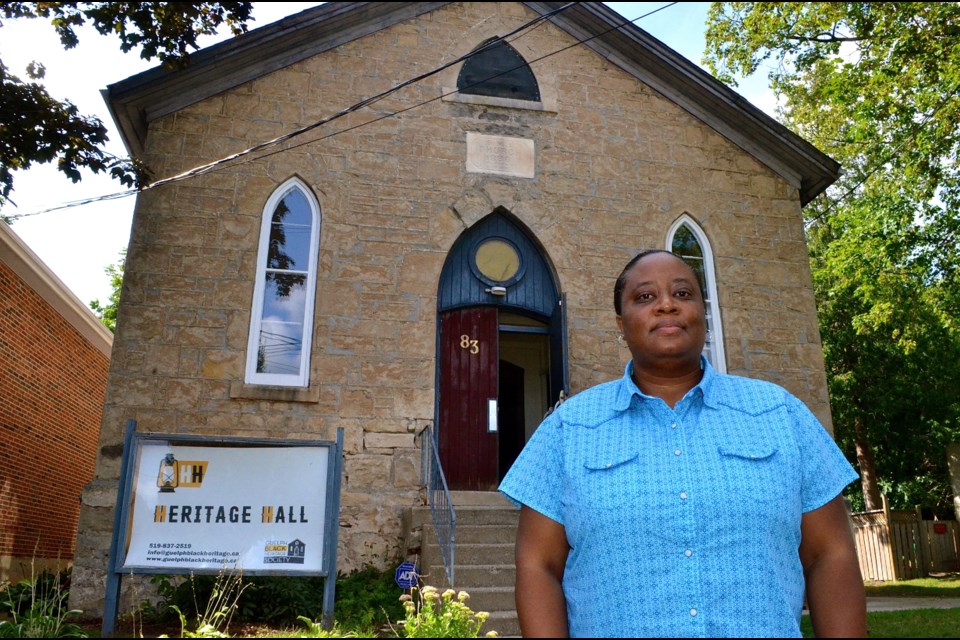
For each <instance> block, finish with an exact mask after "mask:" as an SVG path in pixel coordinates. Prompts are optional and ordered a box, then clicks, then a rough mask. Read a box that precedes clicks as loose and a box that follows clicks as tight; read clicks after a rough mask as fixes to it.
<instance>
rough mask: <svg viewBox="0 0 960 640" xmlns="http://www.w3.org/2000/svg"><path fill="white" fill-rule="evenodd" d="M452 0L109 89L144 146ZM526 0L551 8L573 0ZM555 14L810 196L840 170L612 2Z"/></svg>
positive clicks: (379, 7) (252, 46)
mask: <svg viewBox="0 0 960 640" xmlns="http://www.w3.org/2000/svg"><path fill="white" fill-rule="evenodd" d="M446 4H450V3H447V2H330V3H327V4H324V5H321V6H319V7H315V8H312V9H308V10H306V11H302V12H300V13H297V14H294V15H292V16H288V17H286V18H284V19H282V20H279V21H278V22H274V23H273V24H269V25H266V26H264V27H260V28H258V29H254V30H252V31H250V32H248V33H246V34H244V35H241V36H238V37H236V38H233V39H231V40H228V41H226V42H222V43H220V44H217V45H214V46H212V47H208V48H206V49H203V50H201V51H198V52H196V53H195V54H192V55H191V57H190V66H189V67H187V68H186V69H182V70H179V71H169V70H167V69H164V68H163V67H157V68H154V69H151V70H150V71H145V72H143V73H140V74H137V75H135V76H132V77H130V78H127V79H126V80H122V81H120V82H117V83H115V84H112V85H110V86H109V87H107V89H105V90H103V91H102V93H103V96H104V100H106V102H107V106H108V107H109V109H110V112H111V114H112V115H113V118H114V120H115V121H116V123H117V125H118V126H119V128H120V132H121V135H122V136H123V140H124V143H125V144H126V145H127V149H128V150H129V151H130V152H131V153H132V154H133V155H140V154H142V153H143V145H144V142H145V140H146V134H147V126H148V124H149V123H150V122H152V121H153V120H156V119H158V118H162V117H164V116H167V115H170V114H171V113H174V112H176V111H178V110H180V109H183V108H184V107H187V106H189V105H191V104H194V103H196V102H199V101H201V100H203V99H205V98H208V97H210V96H213V95H215V94H217V93H221V92H223V91H226V90H227V89H230V88H232V87H235V86H238V85H240V84H243V83H245V82H248V81H250V80H254V79H256V78H258V77H261V76H263V75H266V74H268V73H271V72H273V71H277V70H278V69H282V68H284V67H286V66H289V65H291V64H294V63H296V62H299V61H301V60H304V59H306V58H310V57H312V56H315V55H317V54H319V53H322V52H324V51H328V50H330V49H333V48H335V47H338V46H340V45H343V44H345V43H347V42H350V41H352V40H356V39H358V38H361V37H363V36H366V35H369V34H371V33H375V32H376V31H379V30H381V29H385V28H387V27H390V26H392V25H395V24H398V23H400V22H404V21H406V20H410V19H412V18H415V17H417V16H419V15H422V14H424V13H429V12H430V11H433V10H434V9H437V8H440V7H442V6H444V5H446ZM523 4H525V5H526V6H527V7H529V8H530V9H532V10H533V11H536V12H537V13H539V14H541V15H543V14H546V13H549V12H550V11H554V10H556V9H559V8H560V7H562V6H564V4H565V3H562V2H525V3H523ZM551 21H552V22H553V23H554V24H555V25H556V26H557V27H559V28H561V29H563V30H564V31H566V32H567V33H569V34H570V35H571V36H573V37H574V38H577V39H578V40H588V39H589V40H588V41H586V42H585V43H584V45H583V46H586V47H588V48H589V49H591V50H593V51H594V52H596V53H597V54H598V55H600V56H602V57H603V58H605V59H606V60H608V61H609V62H610V63H611V64H613V65H615V66H617V67H619V68H620V69H622V70H624V71H625V72H627V73H629V74H630V75H632V76H634V77H635V78H637V79H638V80H640V81H642V82H643V83H645V84H647V85H648V86H650V87H651V88H652V89H654V90H656V91H658V92H659V93H661V94H662V95H663V96H664V97H666V98H668V99H669V100H671V101H672V102H674V103H676V104H677V105H678V106H680V107H681V108H683V109H685V110H686V111H687V112H689V113H690V114H691V115H693V116H694V117H696V118H697V119H699V120H701V121H702V122H704V123H705V124H707V125H708V126H710V127H711V128H713V129H714V130H715V131H717V132H718V133H720V134H721V135H723V136H724V137H726V138H727V139H728V140H730V141H731V142H732V143H734V144H735V145H737V146H739V147H740V148H741V149H743V150H744V151H746V152H747V153H749V154H750V155H752V156H753V157H755V158H756V159H757V160H758V161H759V162H761V163H762V164H764V165H766V166H767V167H769V168H770V169H771V170H772V171H774V172H775V173H776V174H777V175H779V176H781V177H782V178H784V179H785V180H786V181H787V182H788V183H790V184H791V185H793V186H794V187H795V188H797V189H798V190H799V192H800V202H801V204H802V205H805V204H807V203H808V202H810V201H811V200H812V199H813V198H815V197H816V196H817V195H819V194H820V193H822V192H823V191H824V190H825V189H826V188H827V187H828V186H830V185H831V184H832V183H833V182H834V181H836V180H837V178H838V177H839V175H840V165H839V163H837V162H836V161H834V160H833V159H832V158H830V157H829V156H827V155H826V154H824V153H822V152H821V151H819V150H818V149H817V148H816V147H814V146H813V145H812V144H810V143H809V142H807V141H806V140H804V139H803V138H801V137H800V136H798V135H796V134H795V133H793V132H791V131H790V130H789V129H787V128H786V127H784V126H783V125H781V124H780V123H778V122H777V121H776V120H774V119H773V118H771V117H770V116H768V115H767V114H765V113H764V112H762V111H761V110H760V109H758V108H756V107H754V106H753V105H752V104H750V103H749V102H747V100H746V99H744V98H743V97H742V96H740V95H739V94H737V93H736V92H735V91H733V90H732V89H730V88H729V87H727V86H726V85H724V84H723V83H721V82H719V81H718V80H716V79H715V78H714V77H713V76H711V75H710V74H709V73H707V72H705V71H703V70H702V69H701V68H700V67H698V66H697V65H695V64H693V63H692V62H690V61H689V60H687V59H686V58H684V57H683V56H681V55H680V54H678V53H677V52H676V51H674V50H673V49H671V48H670V47H668V46H667V45H665V44H663V43H662V42H660V41H659V40H657V39H656V38H654V37H653V36H651V35H650V34H649V33H647V32H646V31H644V30H643V29H641V28H639V27H637V26H636V25H634V24H632V23H626V24H624V23H625V22H626V20H625V19H624V18H623V17H622V16H621V15H620V14H618V13H617V12H616V11H614V10H612V9H610V8H609V7H607V6H606V5H604V4H602V3H599V2H581V3H577V4H575V5H574V6H572V7H570V8H568V9H566V10H564V11H562V12H560V13H558V14H557V15H555V16H553V17H552V18H551ZM616 27H620V28H616ZM343 106H347V105H343Z"/></svg>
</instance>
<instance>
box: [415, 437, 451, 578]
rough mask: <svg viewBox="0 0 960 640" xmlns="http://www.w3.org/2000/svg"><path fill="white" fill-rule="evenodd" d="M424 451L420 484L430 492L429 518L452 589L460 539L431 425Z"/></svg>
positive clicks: (425, 440)
mask: <svg viewBox="0 0 960 640" xmlns="http://www.w3.org/2000/svg"><path fill="white" fill-rule="evenodd" d="M421 437H422V441H423V444H422V449H421V456H422V459H421V462H422V464H421V465H420V482H421V484H422V485H423V486H424V487H426V489H427V496H428V500H429V503H430V517H431V518H432V520H433V528H434V529H435V530H436V532H437V543H438V544H439V545H440V556H441V557H442V558H443V566H444V569H446V573H447V579H448V580H449V581H450V587H453V584H454V583H453V560H454V547H455V545H456V538H457V514H456V512H455V511H454V509H453V500H452V499H451V497H450V489H449V488H448V487H447V479H446V477H445V476H444V475H443V466H442V465H441V464H440V453H439V451H437V443H436V441H435V439H434V431H433V427H432V426H428V427H427V428H426V429H424V430H423V432H422V433H421Z"/></svg>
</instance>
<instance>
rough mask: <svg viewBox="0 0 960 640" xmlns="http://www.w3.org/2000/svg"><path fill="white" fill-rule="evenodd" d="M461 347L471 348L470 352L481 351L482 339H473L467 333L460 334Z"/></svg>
mask: <svg viewBox="0 0 960 640" xmlns="http://www.w3.org/2000/svg"><path fill="white" fill-rule="evenodd" d="M460 348H461V349H469V350H470V353H480V341H479V340H473V339H471V338H470V336H468V335H467V334H463V335H462V336H460Z"/></svg>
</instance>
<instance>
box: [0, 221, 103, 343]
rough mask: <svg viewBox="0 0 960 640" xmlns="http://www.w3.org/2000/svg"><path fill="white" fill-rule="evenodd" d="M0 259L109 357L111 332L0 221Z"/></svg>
mask: <svg viewBox="0 0 960 640" xmlns="http://www.w3.org/2000/svg"><path fill="white" fill-rule="evenodd" d="M0 262H2V263H3V264H5V265H7V267H8V268H9V269H10V270H11V271H13V272H14V273H15V274H16V275H17V277H19V278H20V279H21V280H22V281H23V282H24V284H26V285H27V287H29V288H30V289H31V290H32V291H33V292H34V293H36V294H37V295H38V296H40V297H41V298H43V300H44V301H45V302H46V303H47V304H49V305H50V307H51V308H52V309H53V310H54V311H55V312H56V313H57V314H58V315H59V316H60V317H61V318H63V320H64V321H65V322H67V323H68V324H69V325H70V326H72V327H73V328H74V329H75V330H76V332H77V333H78V334H80V336H81V337H82V338H84V339H85V340H86V341H87V342H88V343H90V345H91V346H92V347H93V348H94V349H97V350H98V351H100V352H101V353H102V354H103V355H105V356H107V358H108V359H109V358H110V350H111V349H112V348H113V334H112V333H110V330H109V329H107V328H106V327H105V326H104V325H103V323H102V322H100V319H99V318H97V316H95V315H94V313H93V311H91V310H90V308H89V307H87V305H85V304H83V303H82V302H80V299H79V298H77V296H75V295H74V294H73V292H72V291H70V289H69V288H68V287H67V285H65V284H64V283H63V281H62V280H60V278H58V277H57V276H56V274H54V273H53V271H51V270H50V268H49V267H48V266H47V265H46V264H45V263H44V262H43V260H41V259H40V258H39V257H37V254H35V253H34V252H33V251H32V250H31V249H30V247H28V246H27V244H26V243H25V242H24V241H23V240H22V239H21V238H20V236H18V235H17V234H16V233H15V232H14V231H13V229H11V228H10V226H9V225H7V224H5V223H3V222H0Z"/></svg>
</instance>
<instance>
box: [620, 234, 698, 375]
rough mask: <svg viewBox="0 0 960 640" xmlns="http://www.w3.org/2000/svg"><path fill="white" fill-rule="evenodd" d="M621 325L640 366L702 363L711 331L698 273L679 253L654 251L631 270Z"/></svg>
mask: <svg viewBox="0 0 960 640" xmlns="http://www.w3.org/2000/svg"><path fill="white" fill-rule="evenodd" d="M621 305H622V307H621V315H619V316H617V327H619V329H620V332H621V333H623V337H624V340H626V342H627V346H628V347H629V348H630V353H631V354H632V355H633V361H634V366H635V367H641V368H642V367H644V366H646V365H652V366H663V365H670V364H678V363H684V362H688V361H689V362H690V363H691V364H692V363H699V359H700V353H701V352H702V351H703V344H704V341H705V340H706V336H707V327H706V318H705V311H704V305H703V297H702V296H701V294H700V286H699V284H698V283H697V276H696V274H695V273H694V272H693V269H691V268H690V267H689V266H688V265H687V264H686V263H685V262H683V261H682V260H681V259H680V258H678V257H676V256H673V255H670V254H668V253H654V254H651V255H649V256H647V257H645V258H643V259H642V260H640V262H638V263H637V264H635V265H634V266H633V267H632V268H631V269H630V271H628V272H627V277H626V284H625V286H624V288H623V294H622V297H621Z"/></svg>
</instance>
